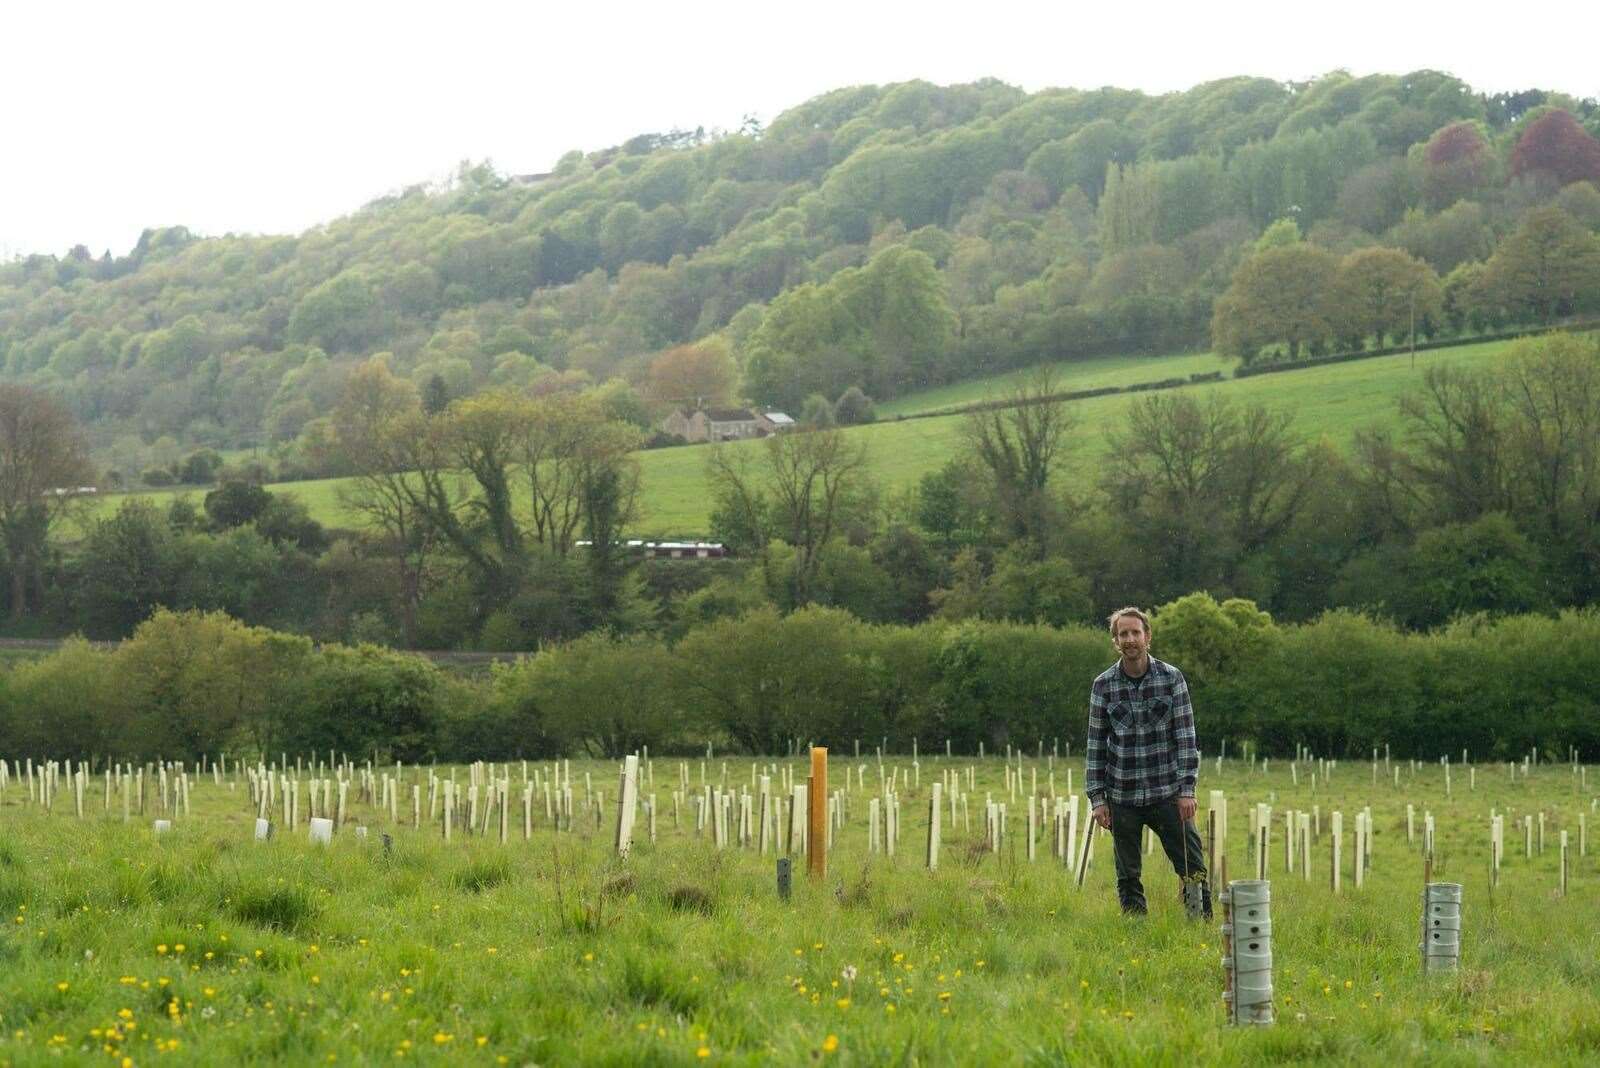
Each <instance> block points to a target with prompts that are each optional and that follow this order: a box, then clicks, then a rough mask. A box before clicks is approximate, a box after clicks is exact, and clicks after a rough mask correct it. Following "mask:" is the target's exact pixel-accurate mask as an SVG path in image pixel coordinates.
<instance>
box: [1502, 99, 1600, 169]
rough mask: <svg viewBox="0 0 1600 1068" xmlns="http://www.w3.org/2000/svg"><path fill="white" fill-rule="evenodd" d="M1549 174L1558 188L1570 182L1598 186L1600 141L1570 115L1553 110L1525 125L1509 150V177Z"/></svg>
mask: <svg viewBox="0 0 1600 1068" xmlns="http://www.w3.org/2000/svg"><path fill="white" fill-rule="evenodd" d="M1535 172H1542V173H1544V174H1548V175H1550V176H1551V177H1552V178H1554V179H1555V180H1556V184H1557V185H1558V186H1564V185H1568V184H1570V183H1572V182H1582V181H1590V182H1596V183H1600V141H1596V140H1595V139H1594V138H1593V137H1591V136H1590V135H1589V132H1588V131H1587V130H1585V129H1584V128H1583V127H1582V126H1580V125H1579V124H1578V120H1577V119H1575V118H1573V117H1572V113H1571V112H1568V111H1562V110H1561V109H1560V108H1554V109H1552V110H1550V111H1547V112H1546V113H1545V114H1543V115H1540V116H1539V117H1538V118H1537V119H1534V120H1533V121H1532V122H1530V123H1528V128H1527V129H1526V130H1524V131H1522V136H1521V137H1519V138H1518V139H1517V145H1516V147H1515V148H1513V149H1512V150H1511V174H1512V176H1513V177H1517V178H1520V177H1523V176H1525V175H1530V174H1533V173H1535Z"/></svg>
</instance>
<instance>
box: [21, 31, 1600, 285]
mask: <svg viewBox="0 0 1600 1068" xmlns="http://www.w3.org/2000/svg"><path fill="white" fill-rule="evenodd" d="M558 5H559V6H558ZM1597 30H1600V3H1594V2H1579V0H1565V2H1558V3H1551V4H1543V5H1538V6H1536V7H1535V8H1520V7H1512V8H1507V7H1505V6H1504V5H1501V4H1496V5H1492V6H1491V5H1489V4H1486V3H1484V2H1482V0H1479V2H1477V3H1471V2H1469V3H1453V4H1450V5H1445V4H1442V3H1410V2H1406V0H1386V2H1383V3H1377V2H1373V0H1348V2H1344V3H1330V4H1315V5H1312V4H1294V5H1289V4H1283V3H1276V2H1270V3H1257V2H1224V0H1213V2H1211V3H1204V4H1202V3H1195V2H1190V3H1183V4H1167V3H1126V2H1124V3H1104V2H1092V3H1089V4H1083V5H1080V4H1076V3H1050V2H1049V0H1044V2H1036V3H1019V2H1014V0H989V2H984V3H975V2H972V0H967V2H964V3H957V4H943V3H935V2H922V3H902V2H898V0H896V2H884V0H879V2H873V0H855V2H853V3H841V2H838V0H810V2H804V3H795V4H786V5H776V4H763V3H761V2H760V0H757V2H755V3H748V2H746V3H724V2H716V3H694V2H687V0H676V2H664V0H656V2H654V3H650V4H642V5H633V4H627V3H616V2H613V3H601V4H583V3H568V4H561V3H560V0H554V2H552V0H545V2H544V3H539V4H532V3H523V4H494V3H485V2H481V0H454V2H450V3H438V2H435V3H431V4H412V3H406V2H402V0H389V2H385V3H371V2H367V0H319V2H316V3H305V2H301V0H277V2H274V3H244V2H241V0H209V2H206V3H179V2H147V3H138V2H132V3H130V2H127V0H123V2H119V3H105V2H101V0H85V2H77V3H71V4H64V3H62V4H55V3H29V2H27V0H18V2H15V3H12V4H8V5H7V10H6V13H5V15H4V16H3V18H0V93H3V96H0V99H4V100H5V102H6V103H5V109H4V112H3V114H4V119H3V120H0V259H6V258H10V257H12V256H16V255H21V254H26V253H29V252H53V253H62V252H65V251H66V250H67V249H68V248H69V247H70V246H72V245H73V244H76V243H78V242H82V243H84V244H86V245H88V246H89V248H90V249H91V251H93V252H94V253H95V254H96V255H98V254H99V253H100V252H101V251H102V250H104V249H107V248H109V249H110V250H111V251H112V252H113V254H121V253H124V252H126V251H127V250H128V249H129V248H131V247H132V245H133V243H134V242H135V241H136V240H137V238H138V235H139V232H140V230H142V229H143V228H144V227H146V226H156V225H171V224H176V223H182V224H184V225H186V226H188V227H190V229H192V230H195V231H196V232H199V233H203V234H221V233H226V232H230V231H233V232H251V233H292V232H298V231H300V230H303V229H305V228H307V227H309V226H313V225H315V224H317V223H319V222H323V221H326V220H329V219H333V218H336V217H338V216H340V215H343V214H346V213H348V212H351V211H353V210H355V209H356V208H358V207H360V206H361V205H362V204H363V203H365V202H367V201H369V200H371V199H373V198H374V197H377V196H380V195H382V194H384V193H386V192H389V191H392V190H396V189H399V188H400V187H402V186H405V185H408V184H411V183H413V182H417V181H424V180H428V179H432V178H437V177H440V176H442V175H444V174H445V173H447V172H449V171H450V170H451V169H452V168H453V167H454V165H455V163H456V162H457V161H459V160H462V159H468V158H470V159H472V160H475V161H476V160H482V159H489V160H491V161H492V162H493V163H494V164H495V166H496V167H497V168H499V169H500V170H502V171H508V172H512V173H522V172H531V171H543V170H548V169H549V168H550V166H551V165H552V164H553V163H554V162H555V160H556V159H557V158H558V157H559V156H560V155H561V154H562V153H563V152H565V151H567V150H568V149H572V148H583V149H596V148H602V147H605V146H607V145H613V144H616V143H618V142H620V141H622V140H624V139H626V138H627V137H630V136H632V135H633V134H636V133H641V132H645V131H652V130H666V129H669V128H671V127H673V126H681V127H686V128H690V129H692V128H694V127H696V126H705V127H707V128H708V129H709V128H711V127H715V126H722V127H727V128H732V127H736V126H737V125H738V123H739V120H740V118H741V116H743V115H744V114H746V113H755V114H757V115H759V116H760V117H761V118H762V119H763V120H764V121H767V120H770V119H772V118H773V117H775V116H776V115H777V114H778V113H779V112H781V111H783V110H784V109H786V108H788V107H792V106H794V105H796V104H799V103H801V102H803V101H805V100H807V99H809V98H810V97H813V96H815V95H817V94H819V93H822V92H825V91H827V90H829V89H835V88H839V87H842V86H846V85H854V84H861V83H867V82H876V83H883V82H892V81H902V80H905V79H909V78H919V77H920V78H925V79H927V80H929V81H933V82H938V83H942V84H943V83H951V82H965V81H971V80H974V79H976V78H981V77H996V78H999V79H1001V80H1003V81H1007V82H1010V83H1012V84H1014V85H1018V86H1021V87H1022V88H1024V89H1026V90H1029V91H1034V90H1038V89H1041V88H1045V87H1047V86H1078V87H1093V86H1100V85H1117V86H1123V87H1127V88H1136V89H1143V90H1146V91H1153V92H1161V91H1168V90H1174V89H1184V88H1188V87H1189V86H1192V85H1194V84H1196V83H1198V82H1202V81H1206V80H1209V79H1213V78H1219V77H1226V76H1231V75H1236V74H1252V75H1262V76H1266V77H1270V78H1276V79H1305V78H1310V77H1314V76H1316V75H1318V74H1322V73H1326V72H1327V71H1329V70H1333V69H1335V68H1339V67H1343V68H1346V69H1349V70H1351V71H1352V72H1354V73H1356V74H1367V73H1373V72H1387V73H1396V74H1398V73H1404V72H1406V71H1409V70H1414V69H1418V68H1424V67H1427V68H1434V69H1439V70H1446V71H1449V72H1450V73H1453V74H1455V75H1457V76H1459V77H1461V78H1463V79H1465V80H1466V81H1467V82H1468V83H1469V84H1471V85H1472V86H1473V87H1474V89H1477V90H1485V91H1498V90H1505V89H1524V88H1529V87H1538V88H1544V89H1554V90H1560V91H1563V92H1567V93H1571V94H1573V95H1574V96H1578V97H1586V96H1600V64H1597V63H1596V62H1595V60H1594V54H1595V53H1594V42H1595V41H1596V40H1597V39H1600V33H1597V32H1596V31H1597Z"/></svg>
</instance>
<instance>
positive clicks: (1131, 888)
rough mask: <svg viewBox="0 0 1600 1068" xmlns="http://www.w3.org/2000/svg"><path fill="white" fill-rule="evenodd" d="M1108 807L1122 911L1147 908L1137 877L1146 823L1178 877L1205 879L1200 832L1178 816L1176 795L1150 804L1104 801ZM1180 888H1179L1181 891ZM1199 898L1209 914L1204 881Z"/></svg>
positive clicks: (1209, 901)
mask: <svg viewBox="0 0 1600 1068" xmlns="http://www.w3.org/2000/svg"><path fill="white" fill-rule="evenodd" d="M1107 804H1108V806H1109V807H1110V809H1111V841H1112V844H1113V846H1114V847H1115V849H1116V856H1117V897H1118V898H1119V899H1120V900H1121V902H1122V911H1123V912H1130V913H1139V914H1143V913H1144V912H1145V911H1146V905H1145V900H1144V884H1143V883H1141V882H1140V881H1139V875H1140V871H1141V869H1142V868H1143V867H1144V857H1143V855H1142V852H1143V849H1142V847H1143V843H1142V842H1141V841H1140V839H1141V838H1142V837H1143V835H1142V832H1143V830H1144V829H1145V828H1146V827H1149V828H1150V829H1151V830H1153V831H1154V832H1155V834H1156V837H1157V838H1158V839H1160V841H1161V848H1162V849H1164V850H1166V852H1167V859H1168V860H1170V861H1172V870H1173V871H1175V872H1177V874H1178V877H1179V878H1180V879H1181V878H1183V877H1184V876H1185V875H1187V876H1188V877H1189V878H1190V879H1195V878H1199V879H1205V877H1206V858H1205V852H1204V850H1203V848H1202V846H1201V843H1200V832H1199V831H1197V830H1195V826H1194V822H1193V821H1192V820H1191V821H1190V822H1188V823H1182V822H1180V820H1179V819H1178V799H1177V798H1176V797H1174V798H1171V799H1170V800H1167V801H1157V802H1156V803H1155V804H1153V805H1117V804H1111V803H1110V802H1107ZM1180 892H1181V891H1180ZM1201 901H1202V903H1203V905H1204V907H1205V914H1206V917H1207V918H1210V916H1211V887H1210V886H1209V885H1204V887H1203V889H1202V891H1201Z"/></svg>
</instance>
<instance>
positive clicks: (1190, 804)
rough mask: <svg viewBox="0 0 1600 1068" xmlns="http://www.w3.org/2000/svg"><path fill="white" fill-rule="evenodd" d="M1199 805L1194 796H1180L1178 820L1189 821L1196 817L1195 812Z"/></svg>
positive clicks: (1181, 821)
mask: <svg viewBox="0 0 1600 1068" xmlns="http://www.w3.org/2000/svg"><path fill="white" fill-rule="evenodd" d="M1198 807H1199V806H1198V805H1196V804H1195V800H1194V798H1192V797H1180V798H1178V822H1180V823H1188V822H1189V821H1190V820H1192V819H1194V812H1195V809H1196V808H1198Z"/></svg>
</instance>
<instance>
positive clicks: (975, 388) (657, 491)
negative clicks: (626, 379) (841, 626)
mask: <svg viewBox="0 0 1600 1068" xmlns="http://www.w3.org/2000/svg"><path fill="white" fill-rule="evenodd" d="M1508 344H1509V343H1507V342H1490V343H1486V344H1481V345H1462V346H1457V347H1453V348H1445V349H1436V350H1433V351H1431V352H1426V353H1422V354H1419V355H1418V356H1417V357H1416V360H1415V366H1413V362H1412V359H1411V357H1409V356H1405V355H1397V356H1379V357H1374V358H1372V359H1368V360H1358V361H1354V362H1351V363H1340V364H1332V365H1329V366H1326V367H1314V368H1307V369H1304V370H1297V371H1288V372H1284V373H1281V374H1271V375H1259V376H1255V377H1251V378H1243V379H1238V380H1232V379H1228V380H1224V381H1222V382H1216V383H1203V384H1199V385H1194V386H1186V387H1184V388H1185V389H1189V390H1193V391H1195V392H1197V393H1201V394H1204V393H1209V392H1211V391H1217V390H1220V391H1222V392H1224V393H1225V394H1226V395H1227V396H1229V397H1231V398H1234V399H1235V400H1237V401H1239V402H1240V403H1261V404H1267V405H1271V406H1274V407H1277V408H1283V409H1287V410H1289V411H1291V412H1293V413H1294V420H1295V422H1294V425H1295V427H1296V428H1297V429H1298V430H1300V431H1301V432H1302V433H1304V434H1306V435H1307V436H1308V437H1320V436H1324V435H1325V436H1327V437H1328V438H1329V439H1331V440H1332V441H1334V442H1335V443H1337V444H1339V445H1341V446H1342V445H1346V444H1348V442H1349V441H1350V439H1351V436H1352V434H1353V433H1354V431H1355V430H1356V429H1357V428H1359V427H1363V426H1368V425H1371V424H1374V423H1383V422H1387V421H1389V420H1391V419H1392V418H1393V417H1394V415H1395V402H1396V400H1397V399H1398V398H1399V396H1400V395H1401V394H1402V393H1404V392H1405V391H1406V390H1407V389H1410V388H1412V387H1414V386H1416V385H1417V384H1418V383H1420V381H1421V376H1422V374H1423V371H1424V370H1425V369H1426V368H1427V367H1429V366H1432V365H1435V364H1439V363H1444V362H1448V363H1450V364H1451V365H1453V366H1456V367H1461V368H1469V369H1470V368H1484V367H1489V366H1493V365H1494V364H1495V362H1496V361H1497V360H1499V358H1500V357H1501V355H1502V354H1503V353H1504V352H1505V350H1506V347H1507V345H1508ZM1221 365H1222V361H1221V360H1219V359H1218V358H1217V357H1214V356H1209V355H1198V356H1174V357H1168V358H1166V359H1157V360H1123V359H1110V360H1096V361H1088V362H1087V363H1084V364H1081V365H1078V366H1075V367H1068V368H1063V370H1064V371H1066V372H1068V374H1066V375H1064V376H1063V379H1062V381H1063V382H1064V383H1070V386H1068V387H1067V388H1090V387H1089V385H1088V383H1094V384H1097V385H1099V384H1113V383H1130V384H1131V383H1132V382H1136V381H1137V382H1143V381H1149V380H1151V379H1153V378H1165V377H1172V376H1174V375H1177V374H1183V373H1190V372H1192V371H1203V370H1215V369H1218V368H1219V367H1220V366H1221ZM1004 385H1005V380H1000V379H997V380H992V381H990V382H986V383H973V384H970V385H969V387H968V388H967V389H965V390H964V391H959V392H956V391H938V392H930V393H927V394H918V395H914V396H912V397H908V398H907V402H908V404H911V405H912V406H914V407H921V408H931V407H938V406H943V405H947V404H950V403H959V402H960V401H962V400H967V401H970V400H975V399H981V398H982V397H983V396H985V395H986V394H994V395H998V394H999V393H1000V392H1003V388H1004ZM919 398H929V399H925V400H920V401H919ZM1129 403H1130V398H1129V397H1127V396H1126V395H1112V396H1106V397H1094V398H1089V399H1086V400H1079V401H1072V402H1070V404H1071V406H1072V408H1073V410H1074V411H1075V412H1076V413H1078V418H1079V422H1078V425H1077V427H1076V428H1075V429H1074V430H1073V432H1072V434H1071V435H1070V437H1069V445H1068V449H1067V453H1068V455H1069V456H1070V457H1071V459H1069V460H1068V461H1067V462H1065V463H1063V464H1062V472H1063V476H1064V477H1065V478H1066V479H1067V480H1068V484H1069V488H1080V487H1082V486H1083V485H1085V484H1086V483H1087V482H1088V481H1089V480H1090V479H1092V477H1093V471H1094V468H1095V466H1096V465H1097V464H1098V463H1099V461H1100V457H1101V454H1102V452H1103V445H1102V444H1101V443H1102V442H1103V441H1104V440H1105V434H1106V432H1107V430H1109V429H1110V428H1112V427H1113V426H1115V424H1116V422H1117V420H1118V418H1119V414H1120V413H1121V412H1122V411H1124V410H1125V409H1126V407H1127V405H1128V404H1129ZM961 427H962V416H960V415H948V416H934V417H929V418H919V419H885V420H883V421H880V422H878V423H874V424H871V425H869V426H863V427H855V428H851V429H850V430H849V431H847V433H849V434H851V435H853V436H857V437H859V438H861V439H862V440H863V441H865V442H866V443H867V446H868V449H869V456H870V460H871V466H872V473H873V477H874V478H875V479H876V480H877V481H878V483H879V484H880V485H881V486H882V487H883V488H885V489H889V490H893V489H902V488H905V487H908V486H912V485H915V484H916V482H917V481H918V480H919V479H921V478H922V476H923V475H925V474H927V473H928V472H930V471H934V470H937V469H938V468H939V467H941V466H942V465H943V464H944V463H945V461H947V460H948V459H950V457H951V456H953V455H954V454H955V453H956V452H957V450H958V449H960V447H961ZM729 447H730V448H735V449H756V448H760V447H761V445H760V443H759V442H741V443H737V444H733V445H731V446H729ZM706 451H707V450H706V447H704V446H683V447H679V448H673V449H656V450H651V451H648V452H643V453H640V454H639V461H640V464H641V466H642V468H643V498H642V501H641V509H640V512H641V515H640V520H639V523H638V524H637V527H636V532H637V533H638V534H639V535H641V536H649V537H656V536H688V535H703V534H704V533H705V532H706V529H707V520H708V517H709V515H710V511H711V502H710V500H709V498H708V496H707V492H706V483H705V462H706ZM342 481H343V480H342V479H318V480H314V481H303V482H285V483H279V484H277V485H274V486H272V487H271V489H272V490H273V491H274V492H284V493H291V494H294V495H295V496H296V497H298V498H299V499H300V500H301V501H303V502H304V503H305V504H306V505H307V507H308V508H309V509H310V511H311V514H312V516H313V517H314V518H316V519H317V520H319V521H321V522H323V523H325V524H328V525H331V526H348V525H350V524H351V523H352V522H353V521H354V519H353V517H352V516H350V515H348V514H346V513H345V512H344V510H343V509H342V508H341V507H340V506H339V501H338V493H337V487H338V486H339V484H340V483H341V482H342ZM179 492H181V491H163V492H151V493H146V494H139V495H136V496H144V497H147V498H150V499H153V500H166V499H170V498H171V497H173V496H176V495H178V493H179ZM120 499H121V497H120V496H118V495H112V496H107V497H104V498H102V499H101V500H100V501H99V502H98V505H99V509H100V511H101V512H102V513H105V512H109V511H111V510H112V509H114V508H115V506H116V503H117V502H118V501H119V500H120Z"/></svg>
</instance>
